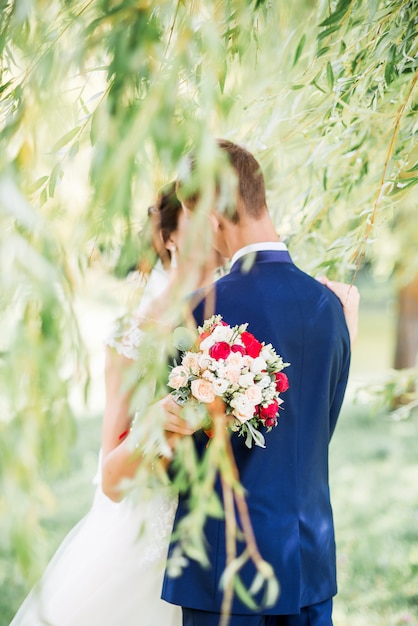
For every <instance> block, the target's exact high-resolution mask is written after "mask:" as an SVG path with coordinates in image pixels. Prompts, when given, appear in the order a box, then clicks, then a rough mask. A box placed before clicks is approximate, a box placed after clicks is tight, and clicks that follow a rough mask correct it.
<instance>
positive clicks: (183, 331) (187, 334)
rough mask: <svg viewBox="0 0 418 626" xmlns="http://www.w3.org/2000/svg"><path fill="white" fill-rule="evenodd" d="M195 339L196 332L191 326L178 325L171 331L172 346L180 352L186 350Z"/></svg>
mask: <svg viewBox="0 0 418 626" xmlns="http://www.w3.org/2000/svg"><path fill="white" fill-rule="evenodd" d="M195 341H196V333H195V332H194V331H193V330H192V329H191V328H185V327H184V326H178V327H177V328H175V329H174V331H173V346H174V347H175V348H177V350H180V352H187V350H190V348H191V347H192V346H193V344H194V343H195Z"/></svg>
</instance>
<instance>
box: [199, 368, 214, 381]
mask: <svg viewBox="0 0 418 626" xmlns="http://www.w3.org/2000/svg"><path fill="white" fill-rule="evenodd" d="M201 378H204V379H205V380H210V381H214V380H215V374H214V373H213V372H210V371H209V370H206V371H205V372H203V374H202V375H201Z"/></svg>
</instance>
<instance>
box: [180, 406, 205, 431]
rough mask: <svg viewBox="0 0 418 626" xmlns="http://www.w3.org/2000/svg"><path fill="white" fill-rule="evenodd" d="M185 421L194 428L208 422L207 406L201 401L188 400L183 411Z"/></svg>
mask: <svg viewBox="0 0 418 626" xmlns="http://www.w3.org/2000/svg"><path fill="white" fill-rule="evenodd" d="M181 414H182V417H183V418H184V419H185V421H186V422H187V423H188V424H189V425H190V426H191V427H193V428H199V427H201V426H202V424H204V423H205V422H207V420H208V413H207V410H206V406H205V405H204V404H202V403H201V402H196V403H195V402H187V403H186V404H185V405H184V407H183V410H182V412H181Z"/></svg>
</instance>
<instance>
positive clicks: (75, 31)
mask: <svg viewBox="0 0 418 626" xmlns="http://www.w3.org/2000/svg"><path fill="white" fill-rule="evenodd" d="M0 12H1V17H0V50H1V62H0V63H1V64H0V120H1V122H0V141H1V147H2V149H1V151H0V207H1V213H0V220H1V230H0V255H1V257H0V258H1V272H0V293H1V299H0V316H1V320H2V328H3V332H2V339H1V348H0V350H1V360H0V368H1V374H2V375H1V380H0V385H1V398H2V400H1V403H2V404H1V406H2V412H1V417H0V434H1V437H0V481H1V486H2V489H1V492H2V496H1V500H0V528H1V529H2V537H3V538H4V540H6V541H7V540H8V539H11V541H12V544H13V546H14V547H15V548H16V550H17V551H18V557H19V560H20V564H21V566H22V567H23V569H24V570H25V571H26V573H28V572H29V571H30V570H31V568H32V566H33V563H34V558H33V552H32V549H33V536H34V533H36V532H37V529H39V525H38V522H39V515H40V513H41V511H42V507H43V506H44V504H45V502H46V501H47V500H48V498H49V497H50V494H49V492H48V490H47V488H46V486H45V480H44V479H43V478H42V470H43V468H44V467H45V465H46V466H50V467H55V466H58V465H59V464H60V463H62V458H63V456H65V455H64V452H65V451H66V450H67V449H68V446H69V444H70V442H71V438H72V436H73V433H74V420H73V416H72V411H71V408H70V405H69V403H68V389H69V384H70V379H71V378H74V373H77V375H79V376H80V385H81V384H83V383H82V381H83V380H84V379H85V370H86V367H87V364H86V355H85V353H84V351H83V346H82V342H81V341H80V337H79V333H78V328H77V322H76V318H75V315H74V312H73V308H72V303H73V297H74V293H75V292H76V291H77V288H78V285H79V284H80V283H81V281H82V280H83V275H84V274H85V272H88V271H89V265H90V264H91V259H92V257H94V254H95V252H96V251H100V253H101V254H104V255H106V254H108V255H110V254H111V253H112V252H114V251H115V250H116V251H117V255H116V258H117V261H116V262H115V268H114V269H115V271H116V272H119V273H120V274H121V275H123V272H124V271H125V269H126V268H128V267H129V266H130V265H131V264H132V260H133V259H134V260H135V259H136V258H137V256H138V254H139V253H140V252H141V251H140V250H138V245H139V244H138V238H137V231H138V228H139V227H140V225H141V224H142V223H143V221H144V217H145V208H146V207H147V206H148V204H149V202H150V201H151V200H152V198H153V196H154V195H155V190H156V189H157V188H158V187H160V185H161V184H164V183H166V182H167V181H168V180H171V179H173V178H174V177H176V175H177V173H178V172H179V171H181V168H182V166H183V164H184V157H185V155H186V154H187V153H188V152H189V150H190V149H193V150H194V153H195V155H196V159H197V164H198V167H197V171H198V173H199V175H200V177H201V180H202V181H204V182H205V184H206V186H207V187H208V188H210V187H211V185H212V188H213V184H214V177H215V173H216V167H217V165H216V163H217V161H216V155H217V151H216V143H215V139H216V137H220V136H222V137H225V138H229V139H231V140H233V141H236V142H238V143H243V144H245V145H246V146H248V148H249V149H250V150H251V151H252V152H253V153H254V154H255V155H256V157H257V158H258V159H259V160H260V162H261V164H262V167H263V172H264V174H265V178H266V183H267V188H268V204H269V207H270V210H271V212H272V214H273V216H274V220H275V223H276V224H277V229H278V231H279V232H280V234H281V235H282V237H283V238H284V239H286V240H287V241H288V243H289V246H290V249H291V252H292V256H293V257H294V259H295V260H296V261H297V262H298V264H299V265H301V266H302V267H303V268H304V269H306V270H307V271H309V272H310V273H316V272H321V273H323V272H327V273H328V274H329V275H331V276H332V275H333V276H335V277H345V278H346V279H347V278H349V277H352V276H353V275H354V274H355V273H356V271H357V270H358V268H359V267H360V265H361V262H362V259H363V257H364V256H365V257H366V258H368V259H370V260H373V262H374V263H375V264H376V265H377V266H378V267H379V268H380V271H381V272H386V273H387V274H389V273H391V272H393V271H396V273H397V276H398V277H399V280H401V281H407V280H409V279H410V278H412V277H413V276H415V275H416V273H417V272H418V255H416V252H415V251H416V249H417V244H418V226H417V223H416V219H414V217H415V212H416V200H415V202H414V199H413V193H414V186H415V185H416V183H417V182H418V176H417V171H418V151H417V147H416V146H417V144H416V131H417V116H416V111H417V100H416V94H417V91H416V84H417V79H418V73H417V63H418V61H417V46H418V38H417V36H416V33H417V15H418V2H417V1H416V0H368V1H366V0H337V1H333V0H332V1H329V2H324V1H323V2H320V3H316V2H312V1H310V0H298V2H295V3H291V5H289V4H286V3H279V2H278V1H275V0H270V1H268V0H245V1H241V0H225V1H224V2H220V1H219V0H193V1H192V2H184V1H182V0H178V1H177V2H171V1H169V0H166V1H163V2H158V3H156V2H152V1H151V0H113V1H112V0H87V1H84V2H83V1H81V0H77V1H74V2H68V1H66V0H54V1H53V2H48V3H46V2H44V1H43V0H26V1H25V2H24V1H21V0H1V1H0ZM142 252H143V251H142ZM69 372H71V374H69Z"/></svg>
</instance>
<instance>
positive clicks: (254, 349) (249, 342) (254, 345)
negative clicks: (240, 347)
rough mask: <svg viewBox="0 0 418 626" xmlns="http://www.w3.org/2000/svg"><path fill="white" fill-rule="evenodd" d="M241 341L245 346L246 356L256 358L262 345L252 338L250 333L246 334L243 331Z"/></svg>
mask: <svg viewBox="0 0 418 626" xmlns="http://www.w3.org/2000/svg"><path fill="white" fill-rule="evenodd" d="M241 339H242V342H243V344H244V346H245V349H246V351H247V354H249V355H250V356H252V357H253V358H255V357H257V356H258V355H259V354H260V352H261V349H262V347H263V344H261V343H260V342H259V341H258V340H257V339H256V338H255V337H254V335H252V334H251V333H248V332H247V331H244V332H243V333H242V335H241Z"/></svg>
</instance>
